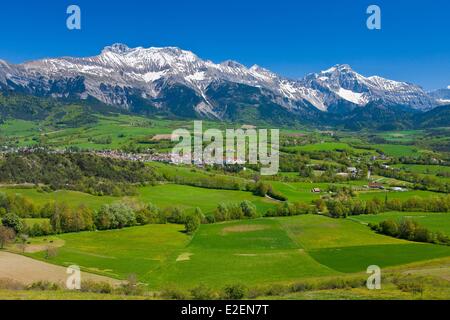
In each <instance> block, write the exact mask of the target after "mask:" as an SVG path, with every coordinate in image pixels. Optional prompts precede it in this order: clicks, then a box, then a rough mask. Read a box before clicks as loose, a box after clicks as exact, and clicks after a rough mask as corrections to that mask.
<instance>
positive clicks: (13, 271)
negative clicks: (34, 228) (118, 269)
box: [0, 251, 120, 285]
mask: <svg viewBox="0 0 450 320" xmlns="http://www.w3.org/2000/svg"><path fill="white" fill-rule="evenodd" d="M67 277H68V275H67V274H66V268H64V267H60V266H55V265H52V264H49V263H45V262H41V261H37V260H34V259H31V258H27V257H24V256H21V255H17V254H13V253H9V252H4V251H0V279H2V278H3V279H12V280H15V281H18V282H20V283H23V284H31V283H33V282H36V281H41V280H42V281H50V282H54V283H62V284H64V283H65V282H66V279H67ZM81 279H82V281H83V280H91V281H97V282H109V283H111V284H114V285H116V284H119V283H120V281H119V280H115V279H111V278H108V277H102V276H98V275H94V274H90V273H85V272H82V274H81Z"/></svg>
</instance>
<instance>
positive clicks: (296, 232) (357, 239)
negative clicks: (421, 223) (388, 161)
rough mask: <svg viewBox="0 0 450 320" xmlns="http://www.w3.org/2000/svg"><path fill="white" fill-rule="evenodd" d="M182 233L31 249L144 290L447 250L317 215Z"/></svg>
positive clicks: (396, 262)
mask: <svg viewBox="0 0 450 320" xmlns="http://www.w3.org/2000/svg"><path fill="white" fill-rule="evenodd" d="M182 231H183V227H182V226H177V225H170V224H169V225H147V226H143V227H133V228H128V229H123V230H112V231H101V232H85V233H78V234H63V235H58V236H57V237H55V238H54V240H56V239H59V240H62V241H61V242H60V243H63V246H62V247H60V248H59V249H58V254H57V256H56V257H53V258H50V259H49V260H46V259H45V258H44V255H45V254H44V253H43V252H40V253H33V254H29V255H30V256H31V257H34V258H37V259H40V260H45V261H48V262H51V263H55V264H59V265H64V266H67V265H70V264H77V265H80V266H81V267H82V268H83V269H84V270H87V271H91V272H94V273H99V274H103V275H108V276H111V277H115V278H120V279H124V278H126V277H127V276H128V275H130V274H136V275H137V277H138V279H139V281H142V282H143V283H146V284H147V285H148V287H149V288H150V289H162V288H168V287H177V288H190V287H194V286H197V285H198V284H200V283H203V284H205V285H207V286H210V287H213V288H220V287H223V286H224V285H225V284H230V283H245V284H246V285H258V284H270V283H290V282H293V281H296V280H300V279H306V278H317V277H327V276H337V275H343V274H346V273H355V272H363V271H365V270H366V268H367V267H368V266H369V265H371V264H376V265H379V266H381V267H393V266H401V265H404V264H409V263H413V262H420V261H424V260H429V259H437V258H442V257H448V256H450V247H443V246H437V245H426V244H416V243H411V242H408V241H403V240H399V239H395V238H390V237H386V236H382V235H378V234H376V233H374V232H372V231H371V230H370V229H369V228H368V227H367V226H365V225H363V224H361V223H360V222H356V221H351V220H348V219H340V220H338V219H331V218H328V217H324V216H319V215H305V216H297V217H287V218H262V219H256V220H245V221H234V222H227V223H220V224H212V225H202V226H201V227H200V229H199V230H198V231H197V232H196V234H195V235H194V236H192V237H191V236H188V235H186V234H184V233H183V232H182ZM41 241H44V240H43V239H41Z"/></svg>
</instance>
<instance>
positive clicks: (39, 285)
mask: <svg viewBox="0 0 450 320" xmlns="http://www.w3.org/2000/svg"><path fill="white" fill-rule="evenodd" d="M59 289H60V287H59V285H58V284H56V283H53V282H49V281H37V282H33V283H32V284H30V285H29V286H28V290H36V291H37V290H40V291H57V290H59Z"/></svg>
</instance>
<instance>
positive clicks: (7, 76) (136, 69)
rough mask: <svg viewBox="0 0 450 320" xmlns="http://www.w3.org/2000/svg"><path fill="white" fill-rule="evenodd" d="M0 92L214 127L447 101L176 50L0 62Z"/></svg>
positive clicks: (428, 106) (400, 85) (346, 77)
mask: <svg viewBox="0 0 450 320" xmlns="http://www.w3.org/2000/svg"><path fill="white" fill-rule="evenodd" d="M0 90H2V91H3V92H5V91H12V92H17V93H21V94H30V95H34V96H38V97H53V98H62V99H67V98H70V99H81V100H86V99H88V98H89V97H91V98H94V99H96V100H98V101H100V102H102V103H104V104H107V105H111V106H115V107H119V108H122V109H125V110H127V111H130V112H137V113H144V114H152V113H168V114H173V115H175V116H181V117H195V118H211V119H216V120H230V119H239V118H241V117H243V115H248V114H251V115H252V117H253V118H258V119H263V120H264V119H271V117H272V116H273V115H274V114H277V115H278V116H279V117H281V118H284V119H285V120H286V119H287V118H289V117H293V118H295V119H298V120H299V121H315V120H317V119H318V118H330V117H333V116H330V115H324V114H333V115H334V114H337V115H342V116H345V115H348V114H350V113H353V112H356V113H357V112H358V110H359V109H361V108H365V107H367V106H368V105H371V104H373V103H374V102H376V103H377V104H379V105H382V106H383V108H387V109H389V108H396V107H398V106H402V107H403V108H405V109H407V110H409V111H411V112H415V111H421V112H423V111H428V110H432V109H433V108H434V107H437V106H438V105H441V104H443V103H442V102H443V101H445V99H444V100H443V99H442V98H441V96H440V95H436V94H434V93H430V94H428V93H426V92H425V91H424V90H423V89H422V88H421V87H419V86H417V85H414V84H410V83H407V82H398V81H393V80H389V79H384V78H382V77H379V76H371V77H364V76H362V75H360V74H359V73H357V72H355V71H354V70H353V69H352V68H351V67H350V66H349V65H346V64H342V65H335V66H333V67H331V68H329V69H328V70H325V71H321V72H319V73H312V74H309V75H306V76H305V77H304V78H303V79H299V80H292V79H288V78H285V77H282V76H279V75H277V74H276V73H274V72H272V71H270V70H268V69H265V68H262V67H260V66H257V65H253V66H252V67H250V68H248V67H246V66H244V65H242V64H240V63H239V62H236V61H232V60H227V61H224V62H221V63H217V64H216V63H213V62H212V61H210V60H203V59H201V58H199V57H198V56H197V55H195V54H194V53H193V52H191V51H187V50H182V49H180V48H177V47H163V48H156V47H150V48H143V47H136V48H129V47H128V46H126V45H124V44H113V45H111V46H107V47H105V48H104V49H103V50H102V52H101V53H100V54H99V55H97V56H92V57H85V58H72V57H63V58H51V59H42V60H35V61H30V62H26V63H22V64H17V65H14V64H8V63H7V62H5V61H1V60H0ZM233 112H234V113H233ZM281 115H283V116H281ZM244 118H245V117H244ZM281 118H280V121H281V122H282V121H283V119H281Z"/></svg>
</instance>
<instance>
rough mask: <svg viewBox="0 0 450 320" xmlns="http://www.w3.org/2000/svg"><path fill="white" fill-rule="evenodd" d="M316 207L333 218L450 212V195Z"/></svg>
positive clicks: (330, 202) (319, 203)
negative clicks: (418, 212) (406, 212)
mask: <svg viewBox="0 0 450 320" xmlns="http://www.w3.org/2000/svg"><path fill="white" fill-rule="evenodd" d="M315 205H316V207H317V210H318V211H319V212H323V213H325V212H327V213H328V215H329V216H330V217H333V218H345V217H347V216H354V215H362V214H378V213H381V212H386V211H424V212H448V211H450V195H447V196H443V197H433V198H427V199H423V198H421V197H412V198H409V199H407V200H405V201H401V200H399V199H392V200H388V199H385V200H384V201H383V200H381V199H378V198H374V199H371V200H367V201H364V200H360V199H352V198H346V199H344V200H336V199H330V200H327V201H326V200H324V199H320V200H316V201H315Z"/></svg>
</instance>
